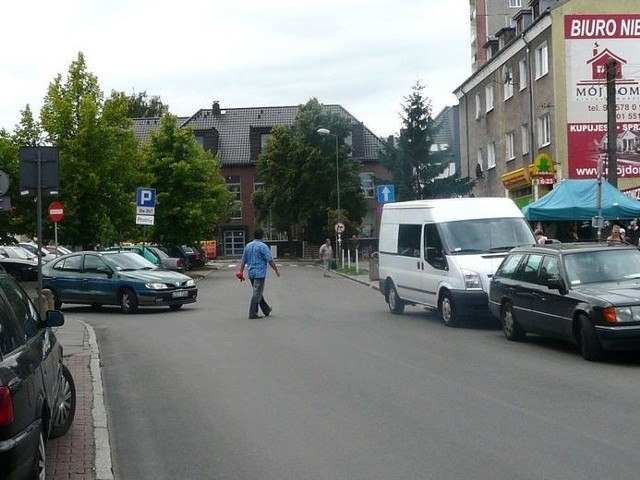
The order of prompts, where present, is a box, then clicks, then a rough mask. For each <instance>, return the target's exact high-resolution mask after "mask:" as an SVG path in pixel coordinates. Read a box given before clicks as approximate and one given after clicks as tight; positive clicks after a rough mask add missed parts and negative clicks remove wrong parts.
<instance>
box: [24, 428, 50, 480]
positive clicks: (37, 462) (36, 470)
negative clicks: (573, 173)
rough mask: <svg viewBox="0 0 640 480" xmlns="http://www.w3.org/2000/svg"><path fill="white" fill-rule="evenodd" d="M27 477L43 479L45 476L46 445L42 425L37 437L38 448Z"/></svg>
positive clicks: (35, 479) (37, 479)
mask: <svg viewBox="0 0 640 480" xmlns="http://www.w3.org/2000/svg"><path fill="white" fill-rule="evenodd" d="M28 478H29V479H33V480H45V479H46V478H47V446H46V444H45V441H44V432H43V431H42V427H40V434H39V438H38V450H37V452H36V457H35V458H34V459H33V467H32V469H31V473H30V475H29V476H28Z"/></svg>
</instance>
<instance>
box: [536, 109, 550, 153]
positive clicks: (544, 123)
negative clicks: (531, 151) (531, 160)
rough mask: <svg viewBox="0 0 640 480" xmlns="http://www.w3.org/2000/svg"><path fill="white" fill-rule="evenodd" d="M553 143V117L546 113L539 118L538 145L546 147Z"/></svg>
mask: <svg viewBox="0 0 640 480" xmlns="http://www.w3.org/2000/svg"><path fill="white" fill-rule="evenodd" d="M550 143H551V117H550V116H549V114H548V113H547V114H546V115H543V116H541V117H540V118H538V146H539V147H544V146H547V145H549V144H550Z"/></svg>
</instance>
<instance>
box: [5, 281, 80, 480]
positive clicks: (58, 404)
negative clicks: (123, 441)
mask: <svg viewBox="0 0 640 480" xmlns="http://www.w3.org/2000/svg"><path fill="white" fill-rule="evenodd" d="M63 323H64V317H63V315H62V313H60V312H58V311H56V310H50V311H48V312H47V314H46V316H45V318H44V319H43V318H41V317H40V315H39V313H38V311H37V309H36V307H35V305H34V303H33V302H32V301H31V300H30V299H29V296H28V295H27V293H26V292H25V291H24V290H23V289H22V287H21V286H20V285H18V284H17V283H16V282H15V281H14V280H13V279H12V278H11V277H10V276H9V275H7V274H6V273H0V478H2V479H12V480H13V479H15V480H18V479H34V478H45V475H46V449H45V444H46V441H47V440H48V439H49V438H53V437H59V436H61V435H64V434H65V433H66V432H67V431H68V430H69V427H70V426H71V423H72V422H73V418H74V416H75V409H76V391H75V384H74V382H73V377H72V376H71V373H70V372H69V370H68V369H67V367H66V366H65V365H63V363H62V347H61V346H60V343H59V342H58V340H57V339H56V336H55V335H54V333H53V331H52V327H59V326H61V325H62V324H63Z"/></svg>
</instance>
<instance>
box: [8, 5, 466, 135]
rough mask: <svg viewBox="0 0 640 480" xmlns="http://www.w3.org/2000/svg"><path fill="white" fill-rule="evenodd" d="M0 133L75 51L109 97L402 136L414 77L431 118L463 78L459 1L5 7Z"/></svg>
mask: <svg viewBox="0 0 640 480" xmlns="http://www.w3.org/2000/svg"><path fill="white" fill-rule="evenodd" d="M2 10H3V11H2V20H3V21H2V27H1V28H0V44H1V45H2V49H1V50H0V128H6V129H7V130H9V131H10V132H12V131H13V130H14V127H15V125H16V124H17V123H18V121H19V120H20V110H23V109H24V107H25V105H26V104H30V105H31V108H32V109H33V111H34V114H35V115H36V116H39V112H40V108H41V106H42V101H43V98H44V96H45V95H46V92H47V87H48V85H49V83H50V82H51V81H52V80H53V79H54V78H55V76H56V75H57V74H62V76H63V78H66V74H67V72H68V70H69V66H70V64H71V62H72V61H74V60H75V59H76V58H77V55H78V52H82V53H83V54H84V55H85V60H86V62H87V67H88V69H89V71H90V72H91V73H93V74H94V75H96V76H97V77H98V81H99V83H100V87H101V89H102V91H103V92H104V93H105V96H107V95H108V94H109V93H110V92H111V91H112V90H118V91H124V92H125V93H127V94H131V93H133V92H144V91H146V92H147V94H148V95H159V96H160V98H161V99H162V101H163V102H164V103H165V104H168V105H169V107H170V110H171V112H172V113H174V114H176V115H179V116H189V115H191V114H193V113H195V112H196V111H197V110H198V109H200V108H210V106H211V102H212V101H213V100H219V101H220V104H221V106H222V108H230V107H258V106H278V105H299V104H302V103H306V102H307V101H308V100H309V99H310V98H312V97H316V98H317V99H318V101H320V102H321V103H324V104H340V105H342V106H343V107H345V108H346V109H347V110H348V111H349V112H351V113H352V114H353V115H355V116H356V118H358V119H359V120H360V121H362V122H364V124H365V126H367V127H368V128H369V129H371V130H372V131H373V133H375V134H377V135H379V136H381V137H385V136H387V135H391V134H395V133H397V132H398V131H399V129H400V125H401V120H400V117H399V114H400V112H401V106H402V104H403V102H404V98H405V96H407V95H408V94H409V93H410V92H411V87H412V85H414V84H415V83H416V81H420V82H422V83H423V84H424V85H425V89H424V91H423V92H424V94H425V96H427V97H429V98H430V99H431V102H432V106H433V113H434V115H435V114H437V113H438V112H439V111H440V110H441V109H442V108H443V107H445V106H448V105H454V104H456V103H457V100H456V98H455V96H454V95H453V94H452V93H451V92H452V91H453V90H454V89H455V88H456V87H458V86H459V85H460V84H461V83H462V82H463V81H464V80H465V79H466V78H467V77H468V76H469V75H470V73H471V69H470V51H469V6H468V2H466V1H464V2H463V1H460V0H324V1H310V0H271V1H265V0H181V1H171V2H169V1H166V0H103V1H99V0H55V1H51V0H21V1H20V2H17V1H16V2H3V5H2Z"/></svg>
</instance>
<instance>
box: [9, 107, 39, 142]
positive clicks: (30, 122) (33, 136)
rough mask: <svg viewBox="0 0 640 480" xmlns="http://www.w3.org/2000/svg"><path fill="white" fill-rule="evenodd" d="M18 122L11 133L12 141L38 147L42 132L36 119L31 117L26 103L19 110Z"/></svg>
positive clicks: (29, 108) (31, 114)
mask: <svg viewBox="0 0 640 480" xmlns="http://www.w3.org/2000/svg"><path fill="white" fill-rule="evenodd" d="M20 115H21V118H20V123H19V124H18V125H16V128H15V132H14V134H13V139H14V141H15V142H16V143H17V144H18V145H19V146H21V147H39V146H41V145H42V144H43V142H44V140H43V138H44V133H43V131H42V127H41V126H40V124H39V123H38V121H37V120H36V119H35V118H33V112H31V107H30V106H29V104H27V105H26V106H25V108H24V110H21V111H20Z"/></svg>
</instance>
